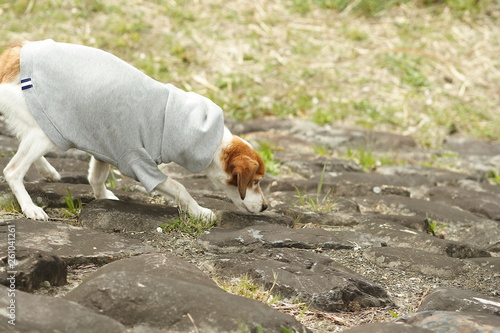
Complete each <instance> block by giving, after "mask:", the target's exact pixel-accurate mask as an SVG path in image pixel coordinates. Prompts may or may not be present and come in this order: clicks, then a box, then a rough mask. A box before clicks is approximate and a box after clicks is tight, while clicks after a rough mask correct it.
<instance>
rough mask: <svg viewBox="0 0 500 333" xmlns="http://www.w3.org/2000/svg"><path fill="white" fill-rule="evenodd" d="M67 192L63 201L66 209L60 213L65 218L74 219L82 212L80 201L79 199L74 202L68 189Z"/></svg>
mask: <svg viewBox="0 0 500 333" xmlns="http://www.w3.org/2000/svg"><path fill="white" fill-rule="evenodd" d="M67 191H68V194H67V195H66V196H65V197H64V201H65V202H66V207H67V208H66V209H63V210H62V212H63V214H64V215H66V216H67V217H76V216H78V215H79V214H80V212H81V211H82V201H81V200H80V198H76V200H75V199H74V198H73V195H72V194H71V191H70V189H69V187H68V189H67Z"/></svg>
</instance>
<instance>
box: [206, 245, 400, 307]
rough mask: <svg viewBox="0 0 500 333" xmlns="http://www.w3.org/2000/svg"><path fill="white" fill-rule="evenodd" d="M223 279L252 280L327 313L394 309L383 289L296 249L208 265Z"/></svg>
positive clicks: (257, 252) (222, 258)
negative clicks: (244, 277)
mask: <svg viewBox="0 0 500 333" xmlns="http://www.w3.org/2000/svg"><path fill="white" fill-rule="evenodd" d="M207 265H209V266H210V267H211V269H212V270H214V272H215V273H217V274H220V275H223V276H226V277H227V276H231V277H242V276H248V277H250V278H251V279H252V280H253V281H255V282H256V283H258V284H261V285H263V286H264V288H266V289H272V290H273V292H274V293H275V294H276V295H280V297H284V298H287V299H291V300H297V299H298V300H300V301H302V302H306V303H311V305H312V306H313V307H315V308H317V309H320V310H323V311H349V310H350V309H351V308H353V307H358V308H359V307H362V308H365V307H374V306H383V305H392V304H393V303H392V301H391V300H390V298H389V296H388V294H387V292H386V291H385V290H384V289H383V288H382V287H380V286H378V285H376V284H375V283H373V282H371V281H369V280H368V279H366V278H364V277H362V276H361V275H359V274H357V273H355V272H354V271H352V270H350V269H349V268H347V267H344V266H342V265H341V264H338V263H337V262H335V261H333V260H332V259H330V258H328V257H326V256H323V255H320V254H316V253H312V252H308V251H300V250H295V249H270V250H265V249H261V250H255V251H254V252H252V253H249V254H246V255H245V256H241V255H239V254H228V255H224V256H220V257H219V258H218V259H215V260H212V261H210V262H208V263H207Z"/></svg>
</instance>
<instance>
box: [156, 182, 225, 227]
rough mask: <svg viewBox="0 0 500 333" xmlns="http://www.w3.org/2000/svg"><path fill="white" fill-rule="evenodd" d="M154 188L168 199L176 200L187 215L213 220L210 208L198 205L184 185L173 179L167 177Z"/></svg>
mask: <svg viewBox="0 0 500 333" xmlns="http://www.w3.org/2000/svg"><path fill="white" fill-rule="evenodd" d="M155 190H156V191H158V192H160V193H161V194H163V195H164V196H166V197H167V198H168V199H174V200H178V201H179V208H180V209H183V210H187V212H188V213H189V215H191V216H193V217H196V218H202V219H204V220H215V214H214V213H213V212H212V211H211V210H210V209H208V208H203V207H201V206H200V205H198V203H197V202H196V200H194V199H193V197H192V196H191V194H189V192H188V191H187V190H186V188H185V187H184V185H182V184H181V183H179V182H177V181H175V180H173V179H172V178H170V177H169V178H167V180H166V181H164V182H163V183H160V184H159V185H158V186H157V187H156V188H155Z"/></svg>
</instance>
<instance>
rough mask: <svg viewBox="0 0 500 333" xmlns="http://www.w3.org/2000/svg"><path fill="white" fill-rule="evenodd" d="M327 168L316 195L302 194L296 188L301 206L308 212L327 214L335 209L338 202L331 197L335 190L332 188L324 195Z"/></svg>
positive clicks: (322, 174) (324, 167) (322, 173)
mask: <svg viewBox="0 0 500 333" xmlns="http://www.w3.org/2000/svg"><path fill="white" fill-rule="evenodd" d="M326 167H327V166H326V165H324V166H323V171H322V172H321V177H320V180H319V182H318V187H317V189H316V193H315V194H312V195H311V194H302V192H301V191H300V190H299V189H298V188H297V187H295V191H296V192H297V198H298V203H299V205H300V206H301V207H303V208H305V209H306V210H308V211H312V212H320V213H327V212H331V211H333V210H334V209H335V206H336V202H335V200H334V199H332V197H331V195H332V192H333V190H332V189H331V188H330V189H329V190H328V191H327V192H326V194H323V185H324V181H325V171H326Z"/></svg>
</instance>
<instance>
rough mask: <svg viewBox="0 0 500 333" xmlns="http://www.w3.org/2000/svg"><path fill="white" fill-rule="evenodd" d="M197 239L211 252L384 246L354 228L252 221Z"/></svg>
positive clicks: (215, 231)
mask: <svg viewBox="0 0 500 333" xmlns="http://www.w3.org/2000/svg"><path fill="white" fill-rule="evenodd" d="M198 242H199V243H200V244H201V245H202V246H203V247H204V248H205V249H206V250H207V251H210V252H213V253H232V252H251V251H253V250H255V249H259V248H283V247H291V248H299V249H317V248H321V249H352V248H354V247H366V246H383V245H384V244H385V243H384V241H383V240H382V239H381V238H379V237H373V236H372V235H368V234H366V233H362V232H356V231H327V230H324V229H292V228H286V227H283V226H280V225H271V224H267V225H254V226H250V227H246V228H243V229H237V230H221V229H214V230H212V231H210V232H209V233H206V234H204V235H201V236H200V237H199V238H198Z"/></svg>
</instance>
